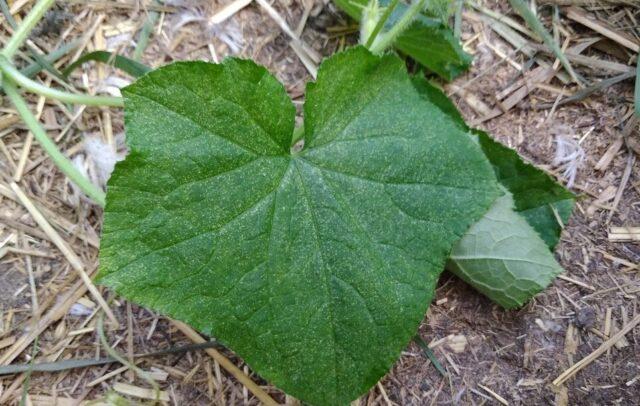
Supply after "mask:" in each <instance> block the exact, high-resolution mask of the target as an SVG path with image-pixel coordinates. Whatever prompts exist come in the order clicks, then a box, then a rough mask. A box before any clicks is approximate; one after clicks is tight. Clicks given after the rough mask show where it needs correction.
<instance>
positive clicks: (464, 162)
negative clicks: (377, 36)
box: [98, 47, 502, 405]
mask: <svg viewBox="0 0 640 406" xmlns="http://www.w3.org/2000/svg"><path fill="white" fill-rule="evenodd" d="M122 93H123V96H124V98H125V126H126V132H127V142H128V144H129V147H130V150H131V152H130V154H129V156H128V157H127V158H126V160H124V161H123V162H120V163H118V164H117V166H116V169H115V171H114V173H113V175H112V177H111V179H110V181H109V184H108V192H107V206H106V209H105V217H104V231H103V236H102V242H101V250H100V271H99V276H98V280H99V282H100V283H102V284H105V285H107V286H110V287H112V288H113V289H114V290H115V291H116V292H117V293H119V294H121V295H123V296H124V297H126V298H129V299H131V300H133V301H136V302H138V303H140V304H142V305H144V306H147V307H149V308H151V309H154V310H156V311H159V312H161V313H163V314H166V315H169V316H170V317H173V318H176V319H179V320H183V321H185V322H187V323H189V324H191V325H192V326H194V327H195V328H197V329H198V330H200V331H202V332H204V333H206V334H209V335H213V336H215V337H216V339H218V340H219V341H221V342H222V343H224V344H225V345H227V346H228V347H229V348H231V349H232V350H234V351H235V352H236V353H237V354H238V355H240V356H241V357H243V358H244V359H245V361H246V362H247V363H248V364H249V365H250V366H251V367H252V368H253V370H254V371H256V372H257V373H258V374H260V375H261V376H263V377H264V378H265V379H267V380H269V381H271V382H273V383H274V384H275V385H277V386H279V387H280V388H281V389H283V390H284V391H286V392H288V393H290V394H291V395H293V396H295V397H297V398H299V399H301V400H303V401H305V402H309V403H311V404H316V405H337V404H346V403H348V402H349V401H351V400H353V399H355V398H357V397H358V396H359V395H361V394H362V393H365V392H366V391H367V390H368V389H369V388H370V387H371V386H373V385H374V384H375V383H376V382H377V381H378V380H379V379H380V378H381V377H382V376H383V375H384V374H385V373H386V372H387V371H388V370H389V368H390V367H391V365H392V364H393V363H394V362H395V360H396V359H397V357H398V356H399V355H400V352H401V351H402V350H403V349H404V348H405V346H406V345H407V344H408V343H409V341H410V340H411V338H412V337H413V336H414V334H415V332H416V330H417V327H418V325H419V323H420V321H421V320H422V319H423V317H424V314H425V311H426V309H427V307H428V305H429V302H430V301H431V298H432V296H433V291H434V286H435V283H436V281H437V279H438V277H439V275H440V273H441V271H442V270H443V268H444V265H445V262H446V259H447V257H448V255H449V253H450V252H451V248H452V246H453V244H454V243H455V242H456V241H457V240H458V239H460V237H461V236H462V235H463V234H464V232H465V231H466V230H467V229H468V228H469V226H471V224H473V223H474V222H476V221H477V220H478V219H480V218H481V217H482V215H483V214H484V213H485V212H486V211H487V210H488V209H489V207H490V206H491V205H492V204H493V202H494V201H495V199H496V198H497V197H498V196H500V195H501V193H502V192H501V190H500V188H499V185H498V183H497V181H496V179H495V175H494V173H493V171H492V169H491V165H490V164H489V162H488V161H487V160H486V158H485V157H484V155H483V154H482V151H481V150H480V148H479V146H478V145H477V144H476V143H475V142H474V141H473V140H472V139H470V138H469V137H468V136H467V133H466V132H465V131H463V130H462V129H460V128H459V126H458V125H457V124H456V123H454V122H453V120H452V119H450V118H449V117H448V116H447V115H445V114H444V113H443V112H442V111H440V109H438V108H437V107H435V106H433V105H432V104H430V103H428V102H426V101H424V100H423V99H422V98H421V96H420V95H419V94H418V93H417V92H416V90H415V88H414V87H413V85H412V82H411V80H410V78H409V76H408V75H407V73H406V69H405V67H404V63H403V62H402V61H401V60H400V59H398V58H397V57H395V56H392V55H387V56H384V57H378V56H374V55H372V54H371V53H369V51H367V50H366V49H364V48H363V47H357V48H353V49H350V50H348V51H346V52H343V53H339V54H336V55H334V56H332V57H330V58H329V59H327V60H326V61H325V62H324V63H323V64H322V65H321V67H320V69H319V73H318V79H317V81H316V82H315V83H311V84H309V85H308V88H307V94H306V103H305V106H304V115H305V126H304V136H303V138H302V140H303V141H304V147H303V148H302V150H299V149H298V148H292V145H291V143H292V138H293V137H292V135H293V132H294V118H295V108H294V106H293V104H292V102H291V101H290V99H289V98H288V96H287V94H286V92H285V90H284V88H283V86H282V85H281V84H280V83H278V82H277V80H276V79H275V78H274V77H273V76H271V75H270V74H269V73H268V72H267V71H266V69H264V68H262V67H259V66H257V65H255V64H254V63H253V62H250V61H245V60H239V59H227V60H226V61H225V62H224V63H223V64H219V65H215V64H209V63H204V62H182V63H181V62H178V63H174V64H171V65H168V66H166V67H163V68H160V69H158V70H155V71H153V72H151V73H148V74H147V75H145V76H143V77H142V78H140V79H139V80H138V81H136V82H135V83H134V84H132V85H130V86H128V87H126V88H124V89H123V90H122Z"/></svg>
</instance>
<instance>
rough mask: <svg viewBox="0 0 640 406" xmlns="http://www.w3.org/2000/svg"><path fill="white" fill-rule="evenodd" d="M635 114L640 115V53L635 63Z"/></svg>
mask: <svg viewBox="0 0 640 406" xmlns="http://www.w3.org/2000/svg"><path fill="white" fill-rule="evenodd" d="M636 65H637V66H636V93H635V103H636V116H638V117H640V55H638V62H637V63H636Z"/></svg>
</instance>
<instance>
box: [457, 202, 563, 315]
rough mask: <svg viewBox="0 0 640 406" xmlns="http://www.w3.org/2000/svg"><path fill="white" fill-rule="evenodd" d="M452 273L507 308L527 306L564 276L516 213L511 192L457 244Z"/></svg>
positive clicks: (546, 250)
mask: <svg viewBox="0 0 640 406" xmlns="http://www.w3.org/2000/svg"><path fill="white" fill-rule="evenodd" d="M447 269H449V270H450V271H452V272H453V273H454V274H456V275H457V276H459V277H460V278H461V279H462V280H464V281H466V282H467V283H469V284H470V285H472V286H473V287H474V288H475V289H476V290H478V291H479V292H481V293H482V294H484V295H485V296H487V297H488V298H489V299H491V300H492V301H494V302H495V303H498V304H499V305H501V306H503V307H505V308H507V309H511V308H515V307H520V306H522V305H523V304H524V303H526V302H527V301H528V300H529V299H531V297H533V296H534V295H535V294H537V293H539V292H540V291H542V290H543V289H544V288H546V287H547V286H549V284H550V283H551V282H552V281H553V279H555V277H556V276H557V275H558V274H560V273H561V272H562V268H561V267H560V265H558V263H557V262H556V260H555V259H554V258H553V255H552V254H551V253H550V252H549V248H548V247H547V245H546V244H545V242H544V241H543V240H542V239H541V238H540V236H539V235H538V234H537V233H536V231H535V230H534V229H533V228H532V227H531V226H530V225H529V223H527V220H525V219H524V218H523V217H522V216H520V215H519V214H518V213H516V212H515V211H514V210H513V196H512V195H511V193H509V192H507V193H506V194H505V195H504V196H502V197H500V198H498V200H496V202H495V203H494V205H493V207H492V208H491V209H490V210H489V211H488V212H487V213H486V214H485V215H484V217H482V219H481V220H480V221H478V222H477V223H476V224H474V225H473V226H471V228H470V229H469V230H468V231H467V233H466V234H465V235H464V237H462V239H461V240H460V241H458V243H456V244H455V245H454V248H453V251H452V252H451V257H450V258H449V262H448V263H447Z"/></svg>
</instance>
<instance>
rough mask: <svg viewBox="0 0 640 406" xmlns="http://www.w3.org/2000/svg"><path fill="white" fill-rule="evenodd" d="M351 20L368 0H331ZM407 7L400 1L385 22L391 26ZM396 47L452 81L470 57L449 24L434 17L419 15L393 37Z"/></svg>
mask: <svg viewBox="0 0 640 406" xmlns="http://www.w3.org/2000/svg"><path fill="white" fill-rule="evenodd" d="M334 2H335V3H336V4H337V5H338V7H340V8H341V9H342V10H344V11H345V12H346V13H347V14H348V15H349V16H351V17H352V18H353V19H355V20H358V21H360V19H361V18H362V9H363V8H364V7H365V6H366V5H367V4H368V3H369V0H334ZM380 3H381V4H388V3H389V1H388V0H382V1H380ZM406 9H407V6H406V5H405V4H402V3H399V4H398V6H397V7H396V8H395V10H394V11H393V13H392V15H391V17H390V18H389V20H388V21H387V25H388V26H391V25H393V24H394V23H395V22H396V21H397V20H398V18H399V17H400V16H401V15H402V14H403V13H404V12H405V11H406ZM394 45H395V47H396V48H397V49H398V50H399V51H400V52H402V53H404V54H407V55H409V56H410V57H412V58H413V59H415V60H416V61H417V62H419V63H420V64H421V65H423V66H424V67H426V68H427V69H429V70H431V71H433V72H435V73H436V74H438V75H440V76H441V77H442V78H444V79H446V80H453V79H455V78H456V77H457V76H459V75H460V74H461V73H463V72H465V71H466V70H467V69H468V68H469V65H470V64H471V60H472V58H471V56H470V55H469V54H467V53H466V52H464V50H463V49H462V46H461V45H460V42H459V41H458V39H457V38H455V36H454V35H453V32H452V31H451V29H449V27H447V26H446V25H444V24H443V23H442V21H441V20H439V19H437V18H432V17H428V16H426V15H420V16H419V17H418V18H417V19H416V20H415V21H414V22H413V23H412V24H411V26H409V27H408V28H407V30H406V31H404V32H403V33H402V34H400V36H399V37H398V38H397V39H396V42H395V44H394Z"/></svg>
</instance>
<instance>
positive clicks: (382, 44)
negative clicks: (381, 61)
mask: <svg viewBox="0 0 640 406" xmlns="http://www.w3.org/2000/svg"><path fill="white" fill-rule="evenodd" d="M426 2H427V1H426V0H414V1H413V2H412V3H411V5H410V6H409V8H408V9H407V11H405V12H404V14H403V15H402V17H400V20H398V22H397V23H395V24H394V25H393V27H391V29H390V30H389V31H387V32H386V33H384V34H383V35H382V36H381V37H380V39H379V40H378V41H377V42H374V43H373V44H372V45H371V48H369V50H370V51H371V52H372V53H374V54H380V53H382V52H384V51H385V50H386V49H387V48H389V47H390V46H391V45H393V42H394V41H395V40H396V38H397V37H398V35H400V34H401V33H402V32H404V30H406V29H407V27H409V24H411V23H412V22H413V20H415V18H416V17H417V16H418V14H419V13H420V12H421V11H422V10H423V9H424V6H425V4H426Z"/></svg>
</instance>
